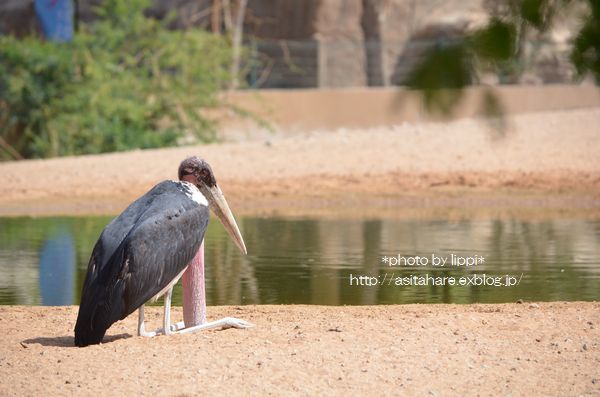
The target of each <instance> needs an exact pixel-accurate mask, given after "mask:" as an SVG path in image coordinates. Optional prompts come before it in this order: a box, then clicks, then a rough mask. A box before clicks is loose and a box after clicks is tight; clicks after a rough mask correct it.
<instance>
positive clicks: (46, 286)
mask: <svg viewBox="0 0 600 397" xmlns="http://www.w3.org/2000/svg"><path fill="white" fill-rule="evenodd" d="M75 267H76V263H75V243H74V241H73V236H72V235H71V234H70V233H69V232H68V231H67V230H62V231H60V232H59V233H58V234H55V235H53V236H51V237H48V239H47V240H46V241H45V242H44V245H43V247H42V250H41V252H40V267H39V269H40V270H39V271H40V292H41V295H42V305H44V306H64V305H72V304H73V303H75V302H73V281H74V280H75Z"/></svg>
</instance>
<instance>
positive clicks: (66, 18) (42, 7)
mask: <svg viewBox="0 0 600 397" xmlns="http://www.w3.org/2000/svg"><path fill="white" fill-rule="evenodd" d="M35 13H36V14H37V17H38V19H39V21H40V25H42V32H43V33H44V36H45V37H46V38H47V39H48V40H52V41H71V40H73V3H72V1H71V0H35Z"/></svg>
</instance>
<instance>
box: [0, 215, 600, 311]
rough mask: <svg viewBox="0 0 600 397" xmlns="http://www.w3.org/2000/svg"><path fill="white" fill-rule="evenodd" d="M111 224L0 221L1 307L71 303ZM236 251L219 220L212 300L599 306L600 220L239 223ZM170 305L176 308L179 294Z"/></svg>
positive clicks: (209, 248)
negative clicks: (359, 278) (472, 282)
mask: <svg viewBox="0 0 600 397" xmlns="http://www.w3.org/2000/svg"><path fill="white" fill-rule="evenodd" d="M109 220H110V217H81V218H75V217H73V218H68V217H65V218H40V219H31V218H10V219H2V218H0V304H26V305H38V304H43V305H67V304H77V303H78V302H79V294H80V289H81V285H82V283H83V279H84V277H85V272H86V268H87V261H88V259H89V255H90V252H91V250H92V248H93V245H94V243H95V241H96V239H97V238H98V235H99V233H100V231H101V230H102V228H103V227H104V225H106V223H107V222H108V221H109ZM239 224H240V227H241V229H242V233H243V235H244V239H245V240H246V245H247V246H248V252H249V254H248V255H247V256H242V255H241V254H240V253H239V251H238V250H237V248H236V247H235V246H234V245H233V243H232V242H231V241H230V240H229V238H228V236H227V234H226V232H225V231H224V230H223V228H222V226H221V225H220V224H219V223H218V222H211V224H210V226H209V228H208V232H207V233H208V234H207V236H208V237H207V242H206V261H207V269H206V276H207V288H206V292H207V300H208V303H209V304H211V305H217V304H266V303H268V304H328V305H343V304H379V303H386V304H391V303H416V302H420V303H425V302H451V303H470V302H514V301H516V300H517V299H525V300H598V299H600V248H599V247H600V244H599V243H600V221H595V220H583V219H570V220H569V219H551V220H544V221H535V222H533V221H523V220H519V219H509V220H461V221H449V220H389V219H372V220H364V221H360V220H315V219H280V218H245V219H241V221H240V222H239ZM452 253H453V254H458V255H463V256H472V255H480V256H484V257H485V259H486V261H485V263H483V264H481V265H478V266H476V267H472V268H458V269H457V268H454V269H452V268H432V267H427V268H405V269H399V268H389V267H385V266H383V264H382V262H381V258H382V256H384V255H387V256H397V255H398V254H401V255H403V256H417V255H419V256H429V257H430V256H431V254H436V255H438V256H449V255H450V254H452ZM392 273H393V274H394V277H398V276H405V275H409V274H415V275H424V274H426V273H427V274H429V275H431V276H455V277H460V276H465V275H467V276H468V275H470V274H474V273H478V274H481V273H485V274H488V275H492V276H498V275H503V274H511V275H512V274H514V275H523V278H522V281H521V283H520V285H518V286H513V287H492V286H462V287H458V286H454V287H453V286H449V285H445V286H411V287H400V286H394V285H393V284H391V285H383V286H382V285H379V286H356V285H355V286H351V285H349V276H350V274H353V275H368V276H375V277H380V278H383V277H390V276H391V275H392ZM174 301H175V303H176V304H179V303H180V302H181V291H180V288H179V287H177V288H176V290H175V295H174Z"/></svg>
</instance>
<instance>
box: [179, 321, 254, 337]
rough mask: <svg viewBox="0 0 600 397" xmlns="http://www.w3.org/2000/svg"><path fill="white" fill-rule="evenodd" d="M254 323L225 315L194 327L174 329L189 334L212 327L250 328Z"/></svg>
mask: <svg viewBox="0 0 600 397" xmlns="http://www.w3.org/2000/svg"><path fill="white" fill-rule="evenodd" d="M252 327H254V324H252V323H249V322H248V321H245V320H241V319H239V318H233V317H225V318H222V319H220V320H217V321H211V322H209V323H204V324H200V325H196V326H194V327H189V328H184V329H182V330H179V331H176V333H178V334H191V333H193V332H197V331H202V330H206V329H214V328H221V329H227V328H240V329H241V328H252Z"/></svg>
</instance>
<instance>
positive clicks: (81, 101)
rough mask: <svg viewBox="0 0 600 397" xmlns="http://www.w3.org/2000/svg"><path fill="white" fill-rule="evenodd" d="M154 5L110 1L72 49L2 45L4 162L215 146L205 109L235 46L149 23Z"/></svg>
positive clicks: (223, 80) (3, 41)
mask: <svg viewBox="0 0 600 397" xmlns="http://www.w3.org/2000/svg"><path fill="white" fill-rule="evenodd" d="M146 5H147V1H145V0H135V1H131V2H127V1H123V0H109V1H105V2H104V3H103V6H102V7H101V8H100V9H99V10H98V14H99V15H100V16H101V19H100V21H98V22H96V23H94V24H93V25H90V26H84V27H83V29H82V32H80V33H79V34H77V35H76V37H75V39H74V41H73V42H71V43H52V42H45V41H41V40H38V39H35V38H27V39H24V40H18V39H16V38H13V37H0V138H2V141H0V144H2V145H1V146H0V147H2V148H4V150H0V153H1V154H0V156H1V158H4V159H6V158H11V157H17V156H16V155H15V154H14V151H16V152H18V154H19V155H20V156H22V157H26V158H31V157H51V156H63V155H73V154H83V153H101V152H110V151H119V150H127V149H133V148H152V147H162V146H168V145H176V144H181V143H190V142H197V141H210V140H212V139H214V126H213V125H212V124H211V123H210V122H209V121H208V120H206V119H204V118H203V117H202V116H201V114H200V113H199V110H200V109H201V108H203V107H212V106H216V105H217V104H218V99H217V94H218V91H219V90H220V89H221V88H222V87H224V86H225V85H226V84H227V82H228V81H229V80H230V76H229V74H228V71H229V65H230V62H231V49H230V46H229V44H228V42H227V41H226V40H225V39H224V38H222V37H219V36H215V35H212V34H209V33H206V32H204V31H200V30H187V31H170V30H168V29H166V27H165V25H164V23H163V22H159V21H156V20H153V19H150V18H146V17H144V15H143V12H142V11H143V9H144V8H145V7H146ZM12 149H14V151H13V150H12ZM11 152H13V154H12V155H11V154H10V153H11Z"/></svg>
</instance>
